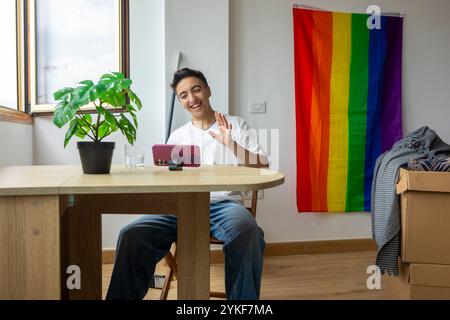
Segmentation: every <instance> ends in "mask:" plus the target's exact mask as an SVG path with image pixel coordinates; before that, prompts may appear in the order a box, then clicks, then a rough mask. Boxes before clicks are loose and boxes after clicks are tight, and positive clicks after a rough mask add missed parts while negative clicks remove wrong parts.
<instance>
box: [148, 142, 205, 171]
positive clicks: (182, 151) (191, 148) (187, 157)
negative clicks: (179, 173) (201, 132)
mask: <svg viewBox="0 0 450 320" xmlns="http://www.w3.org/2000/svg"><path fill="white" fill-rule="evenodd" d="M152 151H153V163H154V164H155V166H168V165H169V161H172V163H174V164H178V165H181V166H182V167H199V166H200V147H199V146H196V145H174V144H155V145H154V146H153V147H152Z"/></svg>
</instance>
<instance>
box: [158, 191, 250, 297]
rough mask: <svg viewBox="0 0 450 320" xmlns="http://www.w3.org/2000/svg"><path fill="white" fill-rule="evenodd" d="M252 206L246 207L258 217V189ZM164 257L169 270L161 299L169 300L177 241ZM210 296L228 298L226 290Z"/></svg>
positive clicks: (215, 242) (174, 270)
mask: <svg viewBox="0 0 450 320" xmlns="http://www.w3.org/2000/svg"><path fill="white" fill-rule="evenodd" d="M251 201H252V202H251V206H250V207H246V209H247V210H248V211H249V212H250V213H251V214H252V216H253V217H254V218H256V205H257V202H258V190H253V191H252V200H251ZM209 243H210V244H220V245H223V242H222V241H220V240H218V239H216V238H214V237H211V238H210V241H209ZM164 259H165V260H166V263H167V265H168V267H169V268H168V270H167V272H166V274H165V276H164V279H165V280H164V284H163V287H162V290H161V296H160V299H161V300H167V295H168V294H169V290H170V284H171V283H172V280H173V279H174V277H175V278H176V277H177V262H176V260H177V246H176V243H174V244H173V245H172V249H171V250H170V251H169V252H168V253H167V254H166V256H165V257H164ZM209 296H210V297H213V298H223V299H225V298H226V295H225V292H215V291H210V292H209Z"/></svg>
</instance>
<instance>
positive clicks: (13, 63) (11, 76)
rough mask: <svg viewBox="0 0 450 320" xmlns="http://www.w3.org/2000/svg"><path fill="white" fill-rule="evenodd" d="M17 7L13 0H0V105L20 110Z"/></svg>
mask: <svg viewBox="0 0 450 320" xmlns="http://www.w3.org/2000/svg"><path fill="white" fill-rule="evenodd" d="M18 10H19V8H18V7H17V5H16V1H15V0H2V1H0V43H1V44H2V45H1V47H2V49H1V59H0V70H1V71H2V72H1V74H2V75H1V77H0V106H2V107H6V108H9V109H13V110H20V109H21V106H19V101H20V97H19V88H20V85H19V80H20V72H19V68H20V65H19V61H20V56H19V50H18V45H19V39H20V31H21V29H20V26H19V19H18Z"/></svg>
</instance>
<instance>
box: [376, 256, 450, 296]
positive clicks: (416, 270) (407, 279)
mask: <svg viewBox="0 0 450 320" xmlns="http://www.w3.org/2000/svg"><path fill="white" fill-rule="evenodd" d="M399 271H400V277H390V276H386V275H385V276H383V277H382V286H383V288H384V291H385V293H386V297H387V299H390V300H450V265H436V264H406V263H402V262H401V261H399Z"/></svg>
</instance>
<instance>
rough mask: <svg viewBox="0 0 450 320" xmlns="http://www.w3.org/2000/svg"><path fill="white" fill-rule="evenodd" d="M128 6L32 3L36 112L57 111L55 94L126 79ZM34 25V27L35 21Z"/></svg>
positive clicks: (115, 1) (64, 0)
mask: <svg viewBox="0 0 450 320" xmlns="http://www.w3.org/2000/svg"><path fill="white" fill-rule="evenodd" d="M125 9H126V8H125V1H120V0H35V1H30V12H33V15H32V19H31V30H32V32H31V34H32V35H33V36H34V39H32V41H31V42H30V43H31V44H33V45H32V46H31V47H30V65H31V70H30V71H31V72H30V94H31V97H30V98H31V111H32V112H33V113H35V112H49V111H52V110H53V108H54V100H53V92H55V91H56V90H58V89H60V88H62V87H66V86H68V87H73V86H76V85H77V82H79V81H81V80H86V79H92V80H97V79H98V78H100V76H101V75H102V74H104V73H106V72H111V71H121V72H124V73H127V70H126V68H125V66H124V60H123V57H124V56H127V54H126V53H124V51H126V50H127V47H128V46H127V45H124V44H123V43H124V41H123V40H124V34H123V31H124V27H123V25H124V19H123V17H124V15H123V13H124V10H125ZM33 20H34V21H33Z"/></svg>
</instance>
